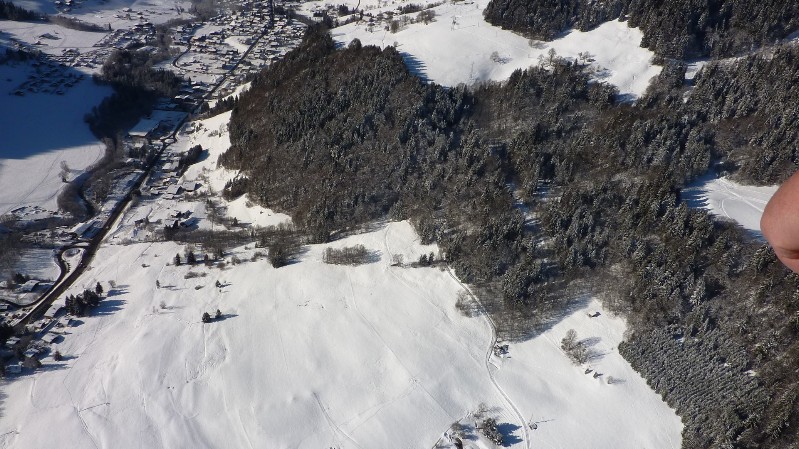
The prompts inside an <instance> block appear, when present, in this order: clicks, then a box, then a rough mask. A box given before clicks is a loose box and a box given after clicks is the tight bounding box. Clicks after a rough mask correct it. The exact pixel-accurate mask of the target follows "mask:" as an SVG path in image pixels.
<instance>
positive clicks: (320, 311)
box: [0, 222, 681, 448]
mask: <svg viewBox="0 0 799 449" xmlns="http://www.w3.org/2000/svg"><path fill="white" fill-rule="evenodd" d="M353 244H363V245H365V246H366V247H367V248H368V249H370V250H371V251H374V252H375V254H376V255H377V256H378V257H379V260H378V261H376V262H374V263H369V264H366V265H362V266H359V267H347V266H336V265H327V264H324V263H322V261H321V255H322V251H323V249H324V248H325V245H314V246H311V247H310V248H309V249H308V251H307V252H306V253H305V254H303V255H302V256H301V258H300V260H299V262H298V263H295V264H292V265H289V266H287V267H283V268H280V269H274V268H272V267H271V266H270V265H269V263H268V262H267V261H266V260H265V259H260V260H258V261H255V262H249V261H248V262H243V263H241V264H239V265H236V266H230V267H229V268H226V269H223V270H222V269H216V268H213V269H206V268H205V267H190V266H186V265H181V266H174V265H172V264H171V262H172V257H173V256H174V254H175V253H178V252H182V248H181V247H180V246H178V245H176V244H174V243H154V244H146V243H140V244H132V245H107V246H105V247H104V248H103V249H102V250H101V252H100V253H99V254H98V255H97V257H96V258H95V261H94V262H93V264H92V265H93V266H92V268H91V269H90V270H89V271H88V272H87V273H86V274H85V275H84V276H83V277H82V280H81V281H79V282H78V283H77V284H76V285H75V286H74V287H73V290H75V292H77V291H78V290H79V289H82V288H84V287H86V286H93V285H94V283H95V282H96V281H97V280H99V281H101V282H103V283H104V285H106V286H107V285H108V282H109V281H111V280H113V281H115V284H116V288H114V289H111V292H110V294H109V297H108V299H106V300H105V301H104V302H103V303H102V305H101V306H100V307H99V308H98V309H97V310H96V311H95V312H94V313H93V314H92V316H90V317H87V318H83V319H82V321H83V323H82V324H80V325H78V326H77V327H73V328H68V330H67V331H65V332H64V334H65V335H64V337H63V341H62V342H60V343H58V344H57V345H56V347H55V348H54V349H58V350H59V351H61V353H62V354H64V355H65V356H66V360H65V361H63V362H55V361H53V360H52V359H51V358H46V359H45V360H44V365H45V366H44V368H43V369H42V370H41V371H40V372H38V373H36V374H32V375H26V376H23V377H19V378H15V379H12V380H11V381H10V382H8V383H6V385H4V388H3V389H4V392H5V394H6V400H5V402H4V404H3V409H4V413H3V416H2V418H0V433H3V434H5V435H6V440H5V445H2V446H0V447H9V448H10V447H14V448H40V447H49V446H53V445H67V446H69V447H93V446H97V447H115V448H127V447H130V448H138V447H170V448H181V447H186V448H188V447H250V446H252V447H308V448H318V447H331V446H332V447H363V448H369V447H425V446H431V445H432V444H433V443H434V442H435V441H436V440H437V439H438V438H439V437H440V436H441V434H442V432H444V431H445V430H446V429H447V428H448V427H449V425H450V424H451V423H452V422H454V421H457V420H460V419H462V418H463V417H465V416H466V415H467V414H468V413H470V412H471V411H474V410H476V409H477V408H478V407H479V405H480V404H481V403H485V404H487V405H489V406H490V407H491V408H493V409H494V412H493V413H494V414H495V416H496V417H497V418H498V422H500V423H507V424H510V426H509V427H508V428H509V429H511V430H512V432H511V435H509V436H510V437H511V438H509V440H510V441H515V442H516V443H515V444H513V445H512V446H513V447H528V445H527V444H528V440H527V439H526V438H524V434H525V432H524V431H523V430H524V429H523V428H522V427H521V426H522V425H523V424H522V423H521V422H519V421H520V420H519V418H518V414H521V416H522V417H523V418H524V419H525V420H526V419H527V418H532V419H533V420H534V421H538V422H539V424H538V429H537V430H535V431H529V435H530V436H529V438H530V440H529V442H530V443H531V444H532V445H531V446H530V447H577V446H575V445H578V446H581V445H586V444H587V445H589V446H590V447H596V448H625V447H629V448H637V447H642V446H643V447H679V441H680V431H681V424H680V420H679V418H678V417H677V416H676V415H675V414H674V412H673V411H671V410H670V409H669V408H668V407H667V406H666V405H665V404H664V403H663V402H662V401H661V399H660V398H659V397H658V396H657V395H656V394H655V393H654V392H652V391H651V390H650V389H649V388H648V387H647V386H646V383H645V382H644V381H643V379H641V378H640V376H638V375H637V374H635V373H634V372H632V370H631V369H630V368H629V365H627V364H626V362H624V360H623V359H622V358H621V357H620V356H619V354H618V353H617V352H616V351H615V347H616V345H617V344H618V341H619V340H620V339H621V335H622V333H623V330H624V324H623V322H622V321H621V320H620V319H618V318H612V317H610V316H608V315H607V314H604V313H603V314H602V315H601V316H599V317H596V318H588V317H587V314H588V312H593V311H595V310H601V308H600V307H601V306H600V305H599V304H598V303H596V302H589V303H588V304H586V305H585V306H584V307H581V308H580V309H579V310H577V311H576V312H574V313H573V314H572V315H571V316H569V317H567V318H566V319H565V320H564V321H563V322H562V323H560V324H559V325H557V326H555V327H554V328H552V329H551V330H550V331H547V332H546V333H544V334H542V335H540V336H538V337H536V338H534V339H532V340H530V341H528V342H524V343H521V344H518V345H516V344H514V345H511V347H510V358H506V359H504V360H502V359H496V358H495V357H493V356H492V358H494V360H492V363H491V364H490V366H491V368H490V369H491V370H492V371H494V370H496V368H495V367H494V365H498V366H499V367H500V368H499V370H498V371H497V372H496V378H497V383H498V385H495V384H494V383H493V382H492V380H491V377H490V376H489V371H488V370H487V369H486V364H485V357H486V351H487V350H488V346H489V345H490V343H491V338H492V337H491V328H490V326H489V325H488V322H487V321H486V319H485V318H484V317H472V318H469V317H465V316H463V315H461V314H460V313H459V312H458V311H457V309H456V308H455V303H456V300H457V296H458V292H459V291H461V290H462V287H461V286H460V285H459V283H458V282H457V281H456V280H455V279H454V278H453V277H452V276H450V274H449V273H448V272H447V271H446V270H441V269H439V268H403V267H394V266H391V259H392V256H393V255H394V254H403V255H404V256H405V258H406V260H413V259H414V258H418V256H419V255H420V254H425V253H427V252H429V251H430V250H434V248H432V247H429V246H427V247H425V246H421V245H419V243H418V239H417V237H416V235H415V234H414V232H413V230H412V228H411V227H410V225H409V224H408V223H404V222H403V223H391V224H387V225H384V226H382V227H380V228H378V229H377V230H375V231H373V232H370V233H366V234H362V235H357V236H353V237H350V238H348V239H345V240H341V241H338V242H335V243H334V244H331V245H334V246H345V245H353ZM255 251H256V250H255V249H254V248H252V247H249V248H248V249H245V248H243V247H242V248H238V249H237V250H236V254H237V255H238V257H239V258H240V259H242V260H247V259H248V256H251V255H252V254H254V252H255ZM189 272H194V273H197V274H198V276H197V277H193V278H189V279H187V274H188V273H189ZM155 280H158V281H159V284H160V288H158V287H157V286H156V284H155ZM217 280H219V281H220V283H221V284H222V287H221V288H216V287H215V286H214V284H215V282H216V281H217ZM216 309H219V310H220V311H221V312H222V313H223V319H221V320H219V321H215V322H212V323H208V324H203V323H201V322H200V315H202V313H203V312H205V311H208V312H211V313H212V314H213V312H214V310H216ZM567 328H574V329H576V330H577V332H578V334H579V335H580V336H581V337H584V338H590V339H591V341H592V342H593V343H592V344H594V345H595V347H596V349H597V350H598V351H599V353H600V354H602V355H601V358H598V359H597V360H595V361H594V362H591V365H592V367H593V368H594V369H596V370H599V371H602V372H603V373H604V375H605V376H609V375H612V376H614V377H616V378H618V379H620V380H621V381H620V382H618V383H613V384H607V382H606V379H607V377H604V378H597V379H595V378H593V377H592V376H591V375H585V374H583V370H584V367H581V366H574V365H572V364H571V362H569V360H568V359H567V358H566V356H565V355H564V354H563V353H562V351H560V349H559V347H558V341H559V339H560V338H562V335H561V333H565V330H566V329H567ZM503 392H504V394H505V395H507V397H508V398H509V399H510V400H509V401H508V400H506V399H505V398H504V397H503ZM632 404H634V406H633V405H632ZM515 410H518V414H517V413H516V411H515ZM48 429H58V432H52V431H48Z"/></svg>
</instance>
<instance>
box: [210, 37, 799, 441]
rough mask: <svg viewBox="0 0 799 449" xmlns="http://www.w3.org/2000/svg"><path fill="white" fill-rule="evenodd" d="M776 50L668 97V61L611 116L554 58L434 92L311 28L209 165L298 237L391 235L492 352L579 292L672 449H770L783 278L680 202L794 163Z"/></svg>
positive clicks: (394, 59)
mask: <svg viewBox="0 0 799 449" xmlns="http://www.w3.org/2000/svg"><path fill="white" fill-rule="evenodd" d="M797 56H799V51H797V50H796V49H793V48H791V47H785V48H779V49H776V50H775V51H773V52H771V53H769V54H768V55H766V54H763V55H753V56H750V57H747V58H743V59H741V60H739V61H736V62H734V63H726V64H723V65H722V64H711V65H710V66H709V67H708V68H706V70H705V71H703V72H702V75H701V76H700V77H699V78H698V79H697V80H696V85H695V86H694V87H693V88H692V91H690V92H688V91H687V89H688V88H689V87H688V86H686V85H685V83H684V79H685V67H684V66H682V65H680V64H676V63H675V64H668V65H667V66H666V67H665V68H664V70H663V73H661V75H660V76H659V77H657V78H656V79H655V80H654V81H653V84H652V86H651V87H650V89H649V90H648V91H647V93H646V95H645V96H644V97H643V98H641V99H640V100H639V101H638V102H636V103H635V104H618V103H617V102H616V100H615V99H616V94H617V91H616V90H615V88H613V87H612V86H609V85H607V84H603V83H597V82H592V81H591V78H590V75H589V73H587V72H588V71H587V67H585V66H583V65H581V64H579V63H576V62H573V61H567V60H563V59H560V58H558V57H557V56H556V55H552V56H551V57H550V58H548V59H546V60H543V61H542V62H541V63H540V64H539V65H538V66H535V67H531V68H529V69H527V70H519V71H517V72H515V73H514V74H513V75H512V76H511V77H510V78H509V80H507V81H506V82H503V83H493V82H489V83H484V84H481V85H479V86H475V87H473V88H466V87H463V86H459V87H456V88H452V89H444V88H442V87H440V86H437V85H435V84H426V83H423V82H421V81H420V80H419V79H418V78H416V77H414V76H413V75H411V74H410V73H409V72H408V70H407V68H406V67H405V65H404V63H403V61H402V58H401V56H400V55H399V53H398V52H397V51H396V50H395V49H393V48H392V47H388V48H386V49H384V50H380V49H378V48H375V47H364V46H361V45H360V44H359V43H358V42H357V41H354V42H353V43H351V44H350V45H349V46H348V47H347V48H344V49H341V50H336V49H335V45H334V44H333V41H332V39H331V38H330V36H329V35H328V34H327V33H325V32H324V30H320V29H311V30H310V31H309V34H308V36H306V39H305V40H304V41H303V43H302V44H301V46H300V47H299V48H298V49H297V50H295V51H292V52H290V53H289V54H287V55H286V58H285V59H284V60H282V61H280V62H278V63H276V64H273V65H271V66H270V67H268V68H267V69H265V70H264V71H263V72H262V73H261V74H259V76H258V77H256V79H255V80H254V82H253V85H252V88H251V90H250V91H248V92H247V93H244V94H242V96H241V97H240V99H239V101H238V102H237V103H236V105H235V106H234V108H233V112H232V119H231V124H230V131H231V148H230V149H229V150H228V151H227V152H226V153H224V154H223V155H222V156H221V157H220V163H221V164H222V165H224V166H226V167H228V168H231V169H237V170H240V171H241V176H240V177H239V178H238V179H237V181H236V182H235V183H231V185H230V186H229V190H231V191H233V190H235V193H236V194H240V193H243V192H244V193H248V194H249V197H250V198H251V199H252V200H253V201H256V202H258V203H260V204H262V205H264V206H268V207H270V208H273V209H276V210H280V211H285V212H287V213H290V214H292V216H293V218H294V222H295V223H296V224H297V225H298V226H299V227H300V228H301V229H303V230H305V231H306V232H307V233H308V234H309V235H310V236H311V238H312V239H313V240H315V241H327V240H329V239H331V238H334V236H335V235H338V234H341V233H342V232H345V231H346V230H350V229H354V228H356V227H357V226H358V225H360V224H363V223H365V222H368V221H371V220H376V219H383V218H386V217H388V218H392V219H408V220H410V221H411V223H413V225H414V227H415V228H416V230H417V232H418V233H419V235H420V236H421V239H422V242H423V243H429V242H436V243H437V244H438V245H439V247H440V248H441V250H442V255H443V257H444V258H445V259H446V262H447V263H448V264H450V265H451V266H453V267H454V268H455V269H456V271H457V273H458V275H459V276H460V277H461V278H462V279H463V280H464V281H466V282H468V283H470V284H472V285H473V286H474V287H475V290H476V291H477V292H478V294H480V295H482V296H483V298H484V301H483V302H484V303H485V304H486V307H487V309H488V311H489V313H491V314H492V315H494V318H495V321H496V322H497V326H498V332H499V333H500V334H501V335H502V336H503V338H508V339H511V340H512V339H523V338H527V337H529V336H530V335H534V334H535V333H536V332H540V330H541V329H544V328H545V326H546V324H547V323H550V322H551V321H552V320H553V319H557V317H558V316H560V314H562V313H563V311H564V310H567V307H568V306H569V304H570V303H571V298H573V297H574V295H576V294H586V293H591V294H596V295H599V296H600V297H601V298H602V299H603V301H604V303H605V305H606V306H607V307H609V308H611V309H612V310H615V311H617V312H620V313H623V314H624V315H625V316H626V317H627V318H628V322H629V323H630V337H629V338H628V340H627V341H626V342H625V343H624V344H623V345H621V346H620V352H622V354H623V355H624V356H625V357H626V358H627V359H628V360H629V361H630V363H631V364H632V365H633V366H634V367H635V368H636V369H637V370H638V371H640V372H641V373H642V374H643V375H644V376H645V378H646V379H647V380H648V381H649V382H650V384H651V385H652V386H653V388H654V389H655V390H656V391H658V392H659V393H661V394H662V395H663V396H664V398H665V399H666V401H667V402H668V403H669V404H670V405H671V406H672V407H674V408H675V409H676V410H677V412H678V413H679V414H680V416H682V417H683V418H684V423H685V430H684V434H683V436H684V442H683V445H684V447H687V448H700V447H741V448H756V447H764V446H768V447H774V448H780V447H786V448H787V447H791V446H790V445H791V444H793V441H794V440H795V437H796V433H797V430H796V429H797V428H799V422H797V421H799V417H798V416H797V415H799V414H797V413H796V412H795V399H796V392H797V391H799V390H798V389H799V382H797V380H796V379H795V378H794V376H793V375H792V373H793V372H794V371H795V370H796V366H795V360H796V357H795V355H797V353H799V339H797V336H799V319H797V317H799V296H798V295H796V294H795V292H796V291H797V287H799V276H796V275H793V274H791V273H790V272H788V271H787V270H786V269H785V268H784V267H782V266H781V265H780V264H779V263H778V262H777V261H776V258H775V257H774V255H773V253H772V252H770V251H769V250H768V248H767V247H764V246H762V244H761V243H759V242H758V241H756V240H753V239H752V238H751V237H750V236H748V235H747V234H745V233H744V231H742V230H741V229H740V228H739V227H738V226H736V225H735V224H734V223H731V222H728V221H720V220H716V219H713V218H712V217H711V216H710V214H709V213H708V212H707V211H704V210H695V209H691V208H689V207H688V206H687V205H686V204H685V202H684V201H683V199H682V189H683V188H684V187H685V186H686V185H687V184H688V183H690V182H691V181H693V180H694V179H696V178H697V177H698V176H700V175H702V174H704V173H706V172H707V171H708V170H709V169H711V167H716V169H718V170H724V171H725V172H726V173H728V174H729V175H730V176H732V177H734V178H736V179H740V180H746V181H758V182H775V181H781V180H783V179H784V178H785V177H786V176H788V175H789V174H790V173H791V172H792V170H793V169H794V167H795V162H794V160H795V159H794V158H795V154H794V151H795V150H794V149H793V148H792V147H791V145H790V144H789V142H788V143H783V144H778V145H774V144H775V143H778V142H776V141H777V140H778V136H779V135H784V136H785V135H787V136H791V135H792V134H790V133H792V132H794V131H793V130H794V129H795V126H793V125H792V124H793V122H792V121H791V120H792V117H793V114H794V112H792V111H791V110H790V109H794V110H795V108H794V107H793V106H792V105H794V103H793V102H794V101H795V100H794V99H793V98H794V97H795V96H793V94H792V92H793V89H794V88H793V87H792V86H791V79H792V77H793V76H794V75H793V74H794V73H797V70H799V57H797ZM761 78H762V81H757V80H759V79H761ZM753 83H754V84H753ZM722 86H726V87H727V88H722ZM687 94H690V96H688V97H687V98H688V100H687V101H685V100H684V99H685V98H686V95H687ZM735 130H743V131H741V132H742V135H743V136H744V137H743V139H746V140H745V144H742V143H741V142H740V141H739V140H735V139H736V136H735ZM780 133H782V134H780ZM763 155H766V156H768V157H770V158H771V162H768V163H763V162H762V161H761V157H762V156H763ZM758 164H760V165H758ZM763 166H765V167H768V168H769V170H767V171H761V170H759V169H758V168H757V167H763ZM231 193H232V192H231ZM753 373H756V374H753Z"/></svg>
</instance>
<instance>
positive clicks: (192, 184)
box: [180, 181, 200, 192]
mask: <svg viewBox="0 0 799 449" xmlns="http://www.w3.org/2000/svg"><path fill="white" fill-rule="evenodd" d="M180 187H181V188H182V189H183V190H185V191H187V192H194V191H195V190H197V188H199V187H200V183H199V182H197V181H185V182H184V183H183V184H181V185H180Z"/></svg>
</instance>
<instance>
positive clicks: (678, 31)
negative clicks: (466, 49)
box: [484, 0, 799, 59]
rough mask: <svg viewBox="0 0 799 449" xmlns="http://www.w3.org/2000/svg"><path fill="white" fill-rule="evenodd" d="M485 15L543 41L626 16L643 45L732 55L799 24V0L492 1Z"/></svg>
mask: <svg viewBox="0 0 799 449" xmlns="http://www.w3.org/2000/svg"><path fill="white" fill-rule="evenodd" d="M484 15H485V18H486V20H487V21H488V22H489V23H492V24H494V25H496V26H501V27H502V28H506V29H510V30H514V31H518V32H521V33H523V34H525V35H528V36H530V37H532V38H535V39H543V40H551V39H553V38H555V37H556V36H557V35H559V34H560V33H562V32H564V31H566V30H567V29H569V28H577V29H579V30H581V31H587V30H590V29H592V28H595V27H597V26H598V25H600V24H602V23H604V22H607V21H609V20H614V19H619V18H621V19H623V20H627V21H628V22H629V25H630V26H632V27H636V28H641V30H642V31H643V33H644V37H643V40H642V42H641V45H642V46H643V47H646V48H649V49H651V50H652V51H654V52H655V53H656V54H657V55H659V56H661V57H665V58H677V59H685V58H695V57H704V56H712V57H720V56H732V55H735V54H739V53H742V52H747V51H749V50H752V49H753V48H756V47H760V46H763V45H766V44H772V43H774V41H775V40H778V39H782V38H785V37H787V36H788V35H789V34H790V33H792V32H794V31H795V30H796V29H797V28H799V4H797V3H796V2H793V1H783V0H709V1H702V2H697V1H694V0H669V1H661V0H608V1H602V2H586V1H583V0H491V2H489V4H488V6H487V7H486V9H485V11H484Z"/></svg>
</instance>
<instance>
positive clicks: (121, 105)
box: [84, 50, 183, 138]
mask: <svg viewBox="0 0 799 449" xmlns="http://www.w3.org/2000/svg"><path fill="white" fill-rule="evenodd" d="M96 81H98V82H105V83H109V84H111V85H112V86H113V87H114V94H113V95H111V96H110V97H107V98H105V99H103V101H102V102H101V103H100V104H99V105H97V106H95V107H93V108H92V111H91V112H90V113H88V114H86V117H85V118H84V119H85V120H86V122H87V123H88V124H89V127H90V128H91V130H92V132H93V133H94V134H95V135H97V136H98V137H111V138H115V137H116V136H117V134H118V133H120V132H121V131H122V130H125V129H128V128H130V127H132V126H133V125H135V124H136V122H137V121H138V120H139V118H140V117H142V116H144V115H147V114H149V113H150V111H152V109H153V107H154V105H155V102H156V101H157V100H158V98H160V97H165V98H173V97H174V96H175V95H177V93H178V89H179V88H180V85H181V84H182V81H183V80H182V78H181V77H180V76H178V75H175V74H174V73H172V72H170V71H168V70H163V69H155V68H153V61H152V60H151V58H150V55H149V54H148V53H147V52H141V51H128V50H117V51H115V52H114V53H112V54H111V55H110V56H109V57H108V58H107V59H106V61H105V63H103V68H102V71H101V74H100V76H99V77H96Z"/></svg>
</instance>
